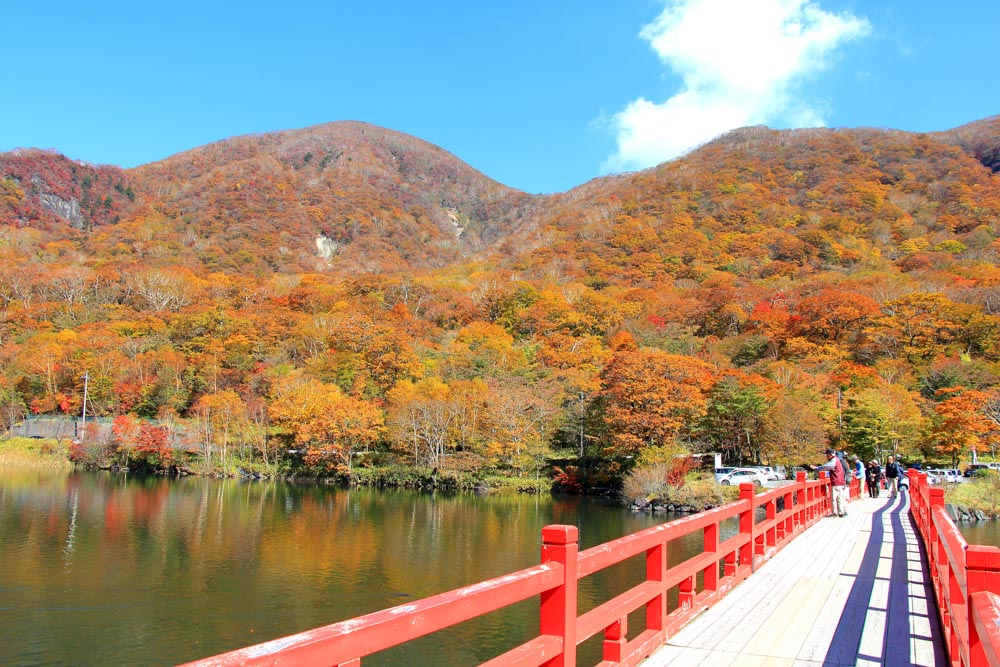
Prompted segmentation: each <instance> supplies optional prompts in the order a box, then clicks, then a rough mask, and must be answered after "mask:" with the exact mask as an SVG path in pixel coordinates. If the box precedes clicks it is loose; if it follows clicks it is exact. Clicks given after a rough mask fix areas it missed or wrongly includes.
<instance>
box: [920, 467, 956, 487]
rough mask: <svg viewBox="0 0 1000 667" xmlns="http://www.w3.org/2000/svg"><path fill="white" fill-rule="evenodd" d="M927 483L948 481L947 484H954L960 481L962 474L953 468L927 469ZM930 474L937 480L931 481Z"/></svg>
mask: <svg viewBox="0 0 1000 667" xmlns="http://www.w3.org/2000/svg"><path fill="white" fill-rule="evenodd" d="M926 472H927V483H928V484H936V483H938V482H948V483H949V484H955V483H957V482H961V481H962V474H961V473H960V472H958V471H957V470H955V469H954V468H934V469H932V470H927V471H926ZM931 475H933V476H934V477H937V478H938V481H937V482H932V481H931Z"/></svg>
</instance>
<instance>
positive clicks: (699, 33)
mask: <svg viewBox="0 0 1000 667" xmlns="http://www.w3.org/2000/svg"><path fill="white" fill-rule="evenodd" d="M870 30H871V26H870V24H869V23H868V21H867V20H865V19H864V18H857V17H855V16H853V15H851V14H847V13H845V14H833V13H830V12H826V11H824V10H822V9H821V8H820V7H819V5H818V4H817V3H816V2H810V1H809V0H667V6H666V8H665V9H664V10H663V12H662V13H661V14H660V15H659V16H658V17H657V18H656V19H655V20H654V21H653V22H652V23H650V24H649V25H647V26H645V27H644V28H643V29H642V31H641V32H640V33H639V35H640V37H642V38H643V39H645V40H647V41H648V42H649V44H650V46H652V48H653V50H654V51H655V52H656V54H657V55H658V56H659V58H660V60H661V61H662V62H663V64H664V65H666V66H667V67H668V68H669V69H670V70H671V72H672V73H673V74H675V75H677V76H678V77H680V79H681V81H682V86H681V90H680V92H678V93H677V94H675V95H674V96H673V97H671V98H670V99H668V100H666V101H665V102H662V103H656V102H651V101H649V100H647V99H645V98H639V99H638V100H635V101H634V102H632V103H630V104H629V105H628V106H627V107H626V108H625V109H624V110H622V111H620V112H619V113H617V114H615V116H614V117H613V118H612V120H611V125H612V127H613V128H614V129H615V131H616V132H617V135H618V149H617V151H616V152H615V153H614V154H613V155H612V156H610V157H609V158H608V159H607V160H606V161H605V162H604V164H603V165H602V170H604V171H605V172H609V171H622V170H627V169H641V168H644V167H649V166H652V165H655V164H658V163H660V162H663V161H664V160H669V159H671V158H673V157H676V156H678V155H681V154H682V153H684V152H685V151H687V150H690V149H691V148H694V147H695V146H698V145H699V144H702V143H704V142H705V141H707V140H709V139H712V138H713V137H715V136H718V135H719V134H721V133H723V132H725V131H727V130H731V129H733V128H736V127H742V126H745V125H758V124H776V123H780V124H783V125H788V126H793V127H809V126H820V125H824V124H825V123H824V120H823V114H822V112H821V110H820V109H819V108H817V107H816V105H815V104H809V103H807V102H806V101H804V100H800V99H797V98H796V95H795V93H796V90H797V87H798V85H799V84H800V83H801V82H802V81H803V80H805V79H806V78H807V77H808V76H810V75H812V74H814V73H816V72H818V71H820V70H821V69H823V68H824V67H825V66H826V65H827V62H828V59H829V57H830V55H831V53H832V52H833V50H834V49H835V47H837V46H838V45H840V44H841V43H843V42H845V41H848V40H851V39H856V38H858V37H862V36H864V35H867V34H868V33H869V31H870Z"/></svg>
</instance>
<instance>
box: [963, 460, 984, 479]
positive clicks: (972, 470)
mask: <svg viewBox="0 0 1000 667" xmlns="http://www.w3.org/2000/svg"><path fill="white" fill-rule="evenodd" d="M990 469H991V466H989V465H988V464H986V463H973V464H972V465H969V466H967V467H966V468H965V472H964V473H962V474H963V475H964V476H965V477H972V476H973V475H975V474H976V473H977V472H978V471H980V470H990Z"/></svg>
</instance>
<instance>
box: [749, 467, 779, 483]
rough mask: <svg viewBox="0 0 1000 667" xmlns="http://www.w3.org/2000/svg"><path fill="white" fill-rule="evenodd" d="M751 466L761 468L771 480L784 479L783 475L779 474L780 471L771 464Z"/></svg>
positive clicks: (756, 468)
mask: <svg viewBox="0 0 1000 667" xmlns="http://www.w3.org/2000/svg"><path fill="white" fill-rule="evenodd" d="M750 467H751V468H753V469H755V470H760V471H761V472H762V473H764V477H766V478H767V479H768V480H769V481H775V480H779V479H782V477H781V475H779V474H778V471H777V470H775V469H774V468H773V467H771V466H750Z"/></svg>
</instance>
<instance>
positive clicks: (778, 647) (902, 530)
mask: <svg viewBox="0 0 1000 667" xmlns="http://www.w3.org/2000/svg"><path fill="white" fill-rule="evenodd" d="M908 508H909V500H908V498H907V497H905V496H903V497H902V498H897V499H896V500H894V501H892V500H890V499H889V498H888V497H885V496H883V497H882V498H863V499H860V500H856V501H855V502H852V503H851V505H850V507H849V515H848V517H846V518H843V519H841V518H837V517H831V518H827V519H824V520H823V521H821V522H820V523H819V524H817V525H815V526H813V527H811V528H809V529H808V530H806V531H805V532H804V533H803V534H802V535H800V536H799V537H798V538H796V539H795V540H794V541H793V542H792V543H791V544H789V545H788V546H786V547H785V548H784V549H783V550H782V551H780V552H779V553H778V554H777V555H776V556H775V557H774V558H773V559H772V560H770V561H768V562H767V563H766V564H764V565H763V566H762V567H761V568H760V569H759V570H758V571H757V572H756V573H755V574H754V575H752V576H751V577H750V578H749V579H747V580H746V581H745V582H743V583H742V584H741V585H740V586H738V587H737V588H736V589H734V590H733V591H732V592H731V593H730V594H729V595H727V596H726V597H725V598H724V599H723V600H722V601H721V602H719V603H718V604H717V605H715V606H714V607H712V608H710V609H709V610H707V611H706V612H705V613H704V614H702V615H701V616H699V617H698V618H696V619H695V620H694V621H692V622H691V623H689V624H688V625H687V626H686V627H684V628H683V629H682V630H681V631H680V632H678V633H677V634H676V635H675V636H674V637H672V638H670V640H669V641H668V642H667V645H666V646H665V647H663V648H662V649H660V650H659V651H658V652H657V653H655V654H654V655H653V656H652V657H650V659H649V660H647V661H646V662H645V663H643V665H644V667H661V666H667V665H669V666H671V667H674V666H684V667H688V666H692V667H693V666H696V665H711V666H713V667H744V666H750V665H753V666H760V667H763V666H767V667H784V666H789V667H792V666H801V667H819V666H821V665H822V666H824V667H834V666H837V667H840V666H844V667H847V666H851V667H853V666H855V665H863V666H866V667H870V666H874V665H886V666H897V665H898V666H903V665H917V666H933V667H936V666H937V665H946V664H947V661H946V658H945V655H944V652H943V648H942V646H943V645H942V639H941V632H940V628H939V626H938V618H937V610H936V609H935V607H934V600H933V596H932V594H931V590H930V582H929V578H928V575H927V572H926V569H927V566H926V563H927V559H926V555H925V553H924V548H923V544H922V543H921V542H920V539H919V538H918V537H917V534H916V532H915V529H914V526H913V524H912V522H911V520H910V514H909V511H908Z"/></svg>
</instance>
